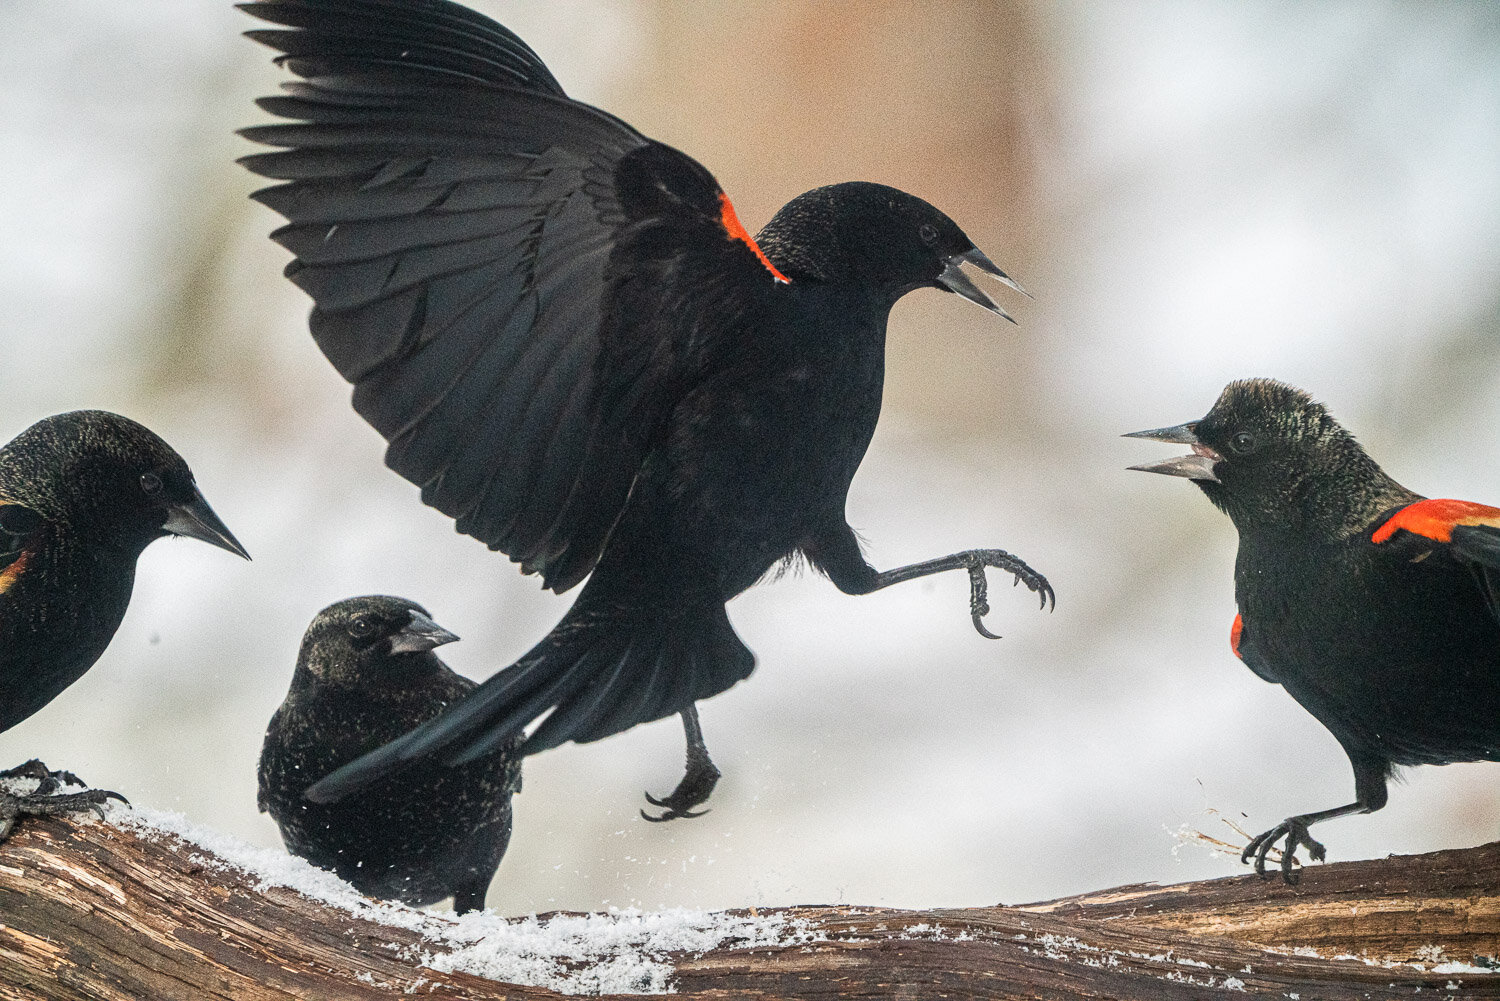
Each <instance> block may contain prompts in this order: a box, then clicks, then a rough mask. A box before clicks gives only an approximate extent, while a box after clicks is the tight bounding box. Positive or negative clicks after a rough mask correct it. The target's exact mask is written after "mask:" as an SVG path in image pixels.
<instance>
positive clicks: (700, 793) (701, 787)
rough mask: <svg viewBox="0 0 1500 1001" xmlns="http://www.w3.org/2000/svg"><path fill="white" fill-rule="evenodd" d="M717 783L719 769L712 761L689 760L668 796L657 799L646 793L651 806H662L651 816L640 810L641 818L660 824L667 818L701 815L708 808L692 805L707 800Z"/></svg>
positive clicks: (701, 803)
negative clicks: (660, 810)
mask: <svg viewBox="0 0 1500 1001" xmlns="http://www.w3.org/2000/svg"><path fill="white" fill-rule="evenodd" d="M718 783H719V769H718V768H716V767H714V763H713V762H712V761H706V760H704V761H698V762H694V761H691V760H690V761H689V762H688V771H687V774H686V775H684V776H683V777H682V781H681V782H679V783H677V788H676V789H673V790H672V794H671V795H670V796H665V797H663V798H661V799H657V798H656V797H655V796H653V795H651V794H650V793H649V792H648V793H646V802H648V803H650V804H651V805H652V806H659V807H661V808H662V811H663V812H662V813H660V814H658V815H657V816H655V817H653V816H651V814H649V813H647V812H646V811H645V810H642V811H641V819H643V820H649V821H651V823H653V824H660V823H662V822H663V821H667V820H679V819H682V818H685V817H701V816H703V815H704V814H705V813H708V812H709V811H708V810H694V809H693V807H695V806H701V805H703V804H704V803H706V802H708V797H709V796H712V795H713V791H714V786H716V785H718Z"/></svg>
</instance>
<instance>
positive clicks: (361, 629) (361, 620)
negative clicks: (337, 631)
mask: <svg viewBox="0 0 1500 1001" xmlns="http://www.w3.org/2000/svg"><path fill="white" fill-rule="evenodd" d="M374 631H375V621H374V620H373V619H371V618H370V617H369V616H368V615H356V616H355V617H354V621H353V622H351V623H349V635H350V636H353V637H354V638H355V639H360V640H362V639H364V638H365V637H366V636H369V635H370V634H371V633H373V632H374Z"/></svg>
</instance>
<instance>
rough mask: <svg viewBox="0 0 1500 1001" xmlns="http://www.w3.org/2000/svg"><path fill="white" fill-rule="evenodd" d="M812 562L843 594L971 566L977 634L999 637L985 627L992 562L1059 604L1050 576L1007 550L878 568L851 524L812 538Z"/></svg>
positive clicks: (975, 551) (806, 548)
mask: <svg viewBox="0 0 1500 1001" xmlns="http://www.w3.org/2000/svg"><path fill="white" fill-rule="evenodd" d="M803 550H804V552H806V553H807V555H808V557H809V558H811V559H812V561H813V565H814V566H816V567H818V569H820V570H822V571H823V572H824V573H826V574H827V575H828V578H829V580H831V581H833V583H834V585H835V586H836V587H837V588H838V589H839V590H840V591H843V592H844V593H845V594H869V593H870V592H872V591H879V590H880V589H881V588H883V587H890V586H891V585H892V584H900V583H901V582H902V581H908V580H915V579H916V578H918V577H927V576H930V575H932V574H935V573H942V572H944V571H945V570H967V571H968V572H969V617H970V618H971V619H973V621H974V628H975V629H977V630H978V631H979V635H981V636H984V637H986V638H988V639H992V640H996V639H999V638H1000V637H999V636H998V635H997V634H995V633H992V632H990V631H989V630H988V629H986V628H985V625H984V617H985V616H986V615H988V614H989V611H990V603H989V582H988V581H987V580H986V579H985V570H986V569H987V568H990V567H993V568H994V569H996V570H1004V571H1005V572H1006V573H1010V574H1014V575H1015V578H1016V579H1015V583H1016V584H1025V585H1026V587H1027V588H1029V589H1030V590H1031V592H1032V593H1033V594H1036V595H1038V596H1040V599H1041V607H1042V608H1046V607H1047V604H1048V602H1051V604H1052V607H1053V608H1056V607H1057V595H1056V594H1054V593H1053V591H1052V585H1051V584H1049V583H1047V578H1046V577H1043V576H1042V575H1041V574H1039V573H1037V572H1036V571H1035V570H1033V569H1031V567H1029V566H1027V565H1026V561H1025V560H1022V559H1020V558H1019V557H1016V556H1012V555H1011V554H1010V553H1007V552H1005V551H1004V550H1003V549H969V550H965V551H964V552H961V553H954V554H953V555H952V556H942V557H939V558H938V559H935V560H927V561H926V562H924V563H913V564H911V565H910V566H904V567H897V568H896V569H894V570H876V569H875V568H874V567H872V566H870V565H869V564H868V563H866V562H865V560H864V557H863V556H861V555H860V552H859V543H858V541H856V539H855V537H854V531H853V529H851V528H849V527H848V526H847V525H845V526H842V527H841V528H840V529H839V530H836V531H834V532H832V533H830V534H829V535H828V536H826V537H824V538H822V539H819V540H817V541H816V542H809V543H808V544H807V545H805V546H804V547H803Z"/></svg>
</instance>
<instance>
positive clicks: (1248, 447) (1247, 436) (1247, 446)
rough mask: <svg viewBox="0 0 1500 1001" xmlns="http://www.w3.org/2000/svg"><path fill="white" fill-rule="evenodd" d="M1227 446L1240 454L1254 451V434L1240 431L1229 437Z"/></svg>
mask: <svg viewBox="0 0 1500 1001" xmlns="http://www.w3.org/2000/svg"><path fill="white" fill-rule="evenodd" d="M1229 447H1230V448H1232V449H1234V450H1235V451H1236V452H1238V453H1240V454H1241V455H1246V454H1248V453H1250V452H1253V451H1255V435H1253V434H1251V433H1250V432H1249V431H1240V432H1237V433H1236V434H1235V436H1234V437H1233V438H1230V439H1229Z"/></svg>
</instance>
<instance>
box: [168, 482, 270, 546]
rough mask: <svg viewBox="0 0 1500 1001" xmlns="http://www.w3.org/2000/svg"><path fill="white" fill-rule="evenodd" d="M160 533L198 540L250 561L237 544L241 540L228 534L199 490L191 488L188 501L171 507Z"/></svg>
mask: <svg viewBox="0 0 1500 1001" xmlns="http://www.w3.org/2000/svg"><path fill="white" fill-rule="evenodd" d="M161 527H162V531H164V532H169V533H170V534H172V535H180V536H182V537H184V538H187V539H197V540H198V541H199V542H206V543H208V544H209V545H211V546H218V547H219V548H220V549H227V550H229V551H230V552H231V553H234V554H235V555H236V556H243V557H244V558H245V559H247V560H248V559H249V558H250V554H249V553H247V552H245V547H244V546H242V545H240V540H238V539H236V538H235V537H234V533H233V532H231V531H229V526H227V525H225V524H224V522H222V521H220V520H219V516H218V515H216V514H214V509H213V508H211V507H209V506H208V501H206V500H204V499H203V494H201V493H199V491H198V488H197V487H194V488H193V496H192V499H191V500H188V501H185V502H184V503H181V504H173V505H172V506H171V507H169V508H167V520H166V523H165V524H163V525H162V526H161Z"/></svg>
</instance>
